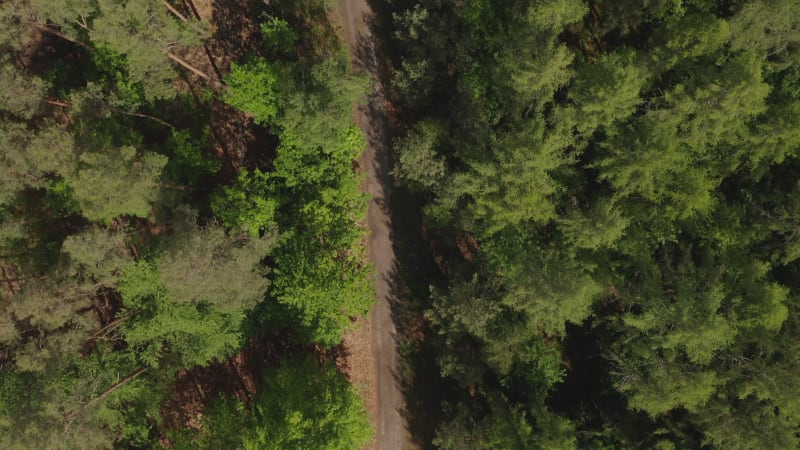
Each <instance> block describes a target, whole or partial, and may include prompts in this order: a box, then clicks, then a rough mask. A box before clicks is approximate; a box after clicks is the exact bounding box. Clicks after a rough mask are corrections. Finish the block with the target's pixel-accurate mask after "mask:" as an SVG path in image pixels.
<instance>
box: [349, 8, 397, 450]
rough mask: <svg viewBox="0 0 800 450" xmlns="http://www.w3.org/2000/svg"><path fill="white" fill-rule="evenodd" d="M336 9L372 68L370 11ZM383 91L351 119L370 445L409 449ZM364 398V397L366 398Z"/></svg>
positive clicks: (360, 57)
mask: <svg viewBox="0 0 800 450" xmlns="http://www.w3.org/2000/svg"><path fill="white" fill-rule="evenodd" d="M338 6H339V7H338V13H339V15H340V17H341V24H342V27H343V29H344V30H343V31H344V38H345V39H346V40H347V43H348V45H349V48H350V50H351V51H350V54H351V55H353V58H354V63H355V64H356V65H357V66H359V67H362V68H364V69H365V70H367V71H369V72H371V73H372V75H373V79H375V80H377V79H378V76H377V74H376V73H375V70H376V69H375V67H376V63H375V55H374V41H373V39H372V36H371V34H370V30H369V27H368V26H367V22H366V20H367V17H368V16H369V15H370V14H371V13H372V12H371V11H370V9H369V6H368V5H367V4H366V1H365V0H340V1H339V5H338ZM384 103H385V100H384V97H383V94H382V87H381V85H380V83H379V82H377V81H376V82H375V84H374V89H373V93H372V94H371V95H370V96H369V99H368V102H367V104H366V105H362V106H361V107H359V109H358V112H357V116H356V120H357V122H358V125H359V126H360V127H361V129H362V130H363V131H364V134H365V135H366V136H367V148H366V150H365V151H364V153H363V155H362V157H361V161H360V163H361V167H362V168H363V169H364V170H365V172H366V180H365V183H364V190H365V191H366V192H368V193H369V194H370V196H371V199H370V201H369V206H368V210H367V219H368V224H369V229H370V235H369V238H368V241H367V255H368V257H369V260H370V262H371V263H372V265H373V267H374V268H375V272H376V278H375V293H376V296H377V297H376V299H377V303H376V304H375V306H374V307H373V309H372V314H371V316H370V319H369V322H370V324H369V328H370V329H371V331H372V333H371V337H372V343H373V355H374V359H375V361H374V364H375V371H374V373H375V377H376V379H375V384H374V386H375V389H374V395H375V396H376V398H375V399H374V400H375V401H376V404H377V411H376V412H375V416H376V417H375V432H376V436H375V444H374V445H375V446H374V448H375V449H377V450H403V449H409V448H410V446H409V445H408V441H409V439H408V433H407V431H406V421H405V419H404V411H405V405H404V397H403V391H402V387H401V384H400V381H399V379H398V377H397V373H398V362H399V361H398V353H397V342H396V340H395V336H396V329H395V325H394V321H393V319H392V312H391V302H392V290H391V286H390V280H391V274H392V273H393V271H394V266H395V256H394V249H393V246H392V241H391V211H390V205H389V204H390V201H389V200H390V195H391V175H390V174H389V171H390V166H389V154H388V152H389V149H388V139H387V137H386V134H385V130H386V128H387V126H386V116H385V113H384V111H385V108H384ZM368 403H369V401H368Z"/></svg>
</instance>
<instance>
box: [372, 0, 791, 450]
mask: <svg viewBox="0 0 800 450" xmlns="http://www.w3.org/2000/svg"><path fill="white" fill-rule="evenodd" d="M383 8H384V9H382V11H388V13H387V16H386V17H385V18H383V19H381V20H379V21H378V22H379V24H380V25H381V26H382V27H383V28H382V29H384V30H385V31H386V35H385V40H386V41H385V42H384V43H385V44H386V48H387V49H389V50H390V56H391V58H392V62H391V65H392V76H391V79H392V88H391V94H392V104H393V106H394V108H395V110H396V111H398V115H399V117H398V120H399V122H401V123H402V124H403V129H401V130H399V132H400V133H401V136H400V137H399V138H398V139H397V140H395V146H394V151H395V154H396V155H395V162H396V165H395V176H396V178H397V180H398V181H399V182H402V183H404V184H406V185H408V186H409V187H411V188H413V189H415V190H416V191H419V192H420V193H421V194H422V196H423V198H424V199H425V203H426V204H425V212H426V219H425V220H426V222H427V223H428V224H431V225H438V227H439V228H438V234H437V236H438V238H437V239H440V240H444V241H445V243H442V242H436V243H435V245H436V246H437V247H445V248H447V246H448V245H449V248H458V249H459V250H460V252H459V253H456V254H455V255H452V254H450V255H448V254H446V253H445V254H444V255H442V258H443V259H444V262H443V263H441V264H442V265H443V266H444V267H445V271H446V274H447V276H446V283H443V284H444V285H445V287H440V288H436V289H434V290H433V296H432V299H431V307H430V311H429V313H428V316H427V317H428V319H429V321H430V323H431V325H432V326H433V329H434V332H435V334H436V338H437V345H438V352H439V355H438V359H439V364H440V368H441V371H442V374H443V375H444V376H446V377H452V378H454V379H455V380H457V381H459V382H460V383H461V384H462V385H463V387H464V389H465V390H466V389H469V392H470V396H469V397H467V396H466V395H464V398H463V399H461V401H460V402H458V403H460V406H454V407H453V408H452V409H449V410H448V413H447V414H445V415H446V416H447V418H448V419H447V421H446V423H444V424H442V426H441V427H440V429H439V433H438V434H437V439H436V442H435V443H436V445H438V446H439V447H440V448H540V446H541V447H544V448H563V447H565V446H566V447H567V448H569V447H572V446H577V447H579V448H640V447H646V448H699V447H700V446H701V445H702V446H704V447H703V448H794V447H797V446H798V444H799V443H800V441H798V435H797V430H798V426H800V420H799V419H798V417H797V414H795V413H794V411H796V410H797V407H796V406H795V405H794V404H793V403H792V401H789V400H787V399H786V397H784V396H783V395H782V394H779V392H792V393H793V395H794V394H796V393H797V390H796V389H797V388H796V387H795V386H794V384H795V383H794V380H795V379H796V377H793V376H791V375H789V374H788V372H787V370H788V369H787V367H788V366H787V365H786V364H789V365H793V364H794V362H796V361H797V358H798V354H797V352H796V351H795V350H794V346H792V345H788V344H786V343H785V342H786V341H785V339H787V336H790V335H791V336H794V339H797V337H798V336H797V335H796V334H795V331H794V330H795V328H794V327H793V326H792V325H791V324H793V323H795V322H796V320H797V319H796V316H795V315H796V309H795V308H794V306H793V305H794V304H795V303H796V299H797V295H798V285H797V281H796V270H797V269H796V267H795V263H796V257H797V255H798V251H797V249H798V246H797V240H796V239H795V238H794V236H795V234H796V230H797V227H796V223H797V222H796V221H795V219H794V218H795V217H796V214H795V212H794V211H795V208H794V206H793V205H794V204H795V201H794V200H793V196H794V195H795V194H796V192H797V186H796V183H795V181H793V180H795V179H796V178H797V168H798V165H797V161H796V159H797V156H798V150H800V135H798V134H797V133H796V129H797V118H798V114H797V105H798V100H800V96H798V89H797V86H799V85H800V84H798V83H797V79H798V77H797V73H798V67H797V64H798V63H800V60H798V54H799V53H798V49H799V48H800V47H798V30H800V19H798V17H800V15H798V11H796V10H797V3H796V2H780V1H731V2H710V1H703V0H697V1H683V2H673V1H660V0H656V1H643V2H637V1H616V2H600V1H578V0H575V1H570V0H564V1H538V0H530V1H503V2H487V1H479V0H478V1H466V2H455V1H443V2H437V3H435V4H429V3H424V2H397V1H390V2H387V3H386V5H385V6H383ZM389 15H391V18H389ZM779 180H780V181H779ZM463 236H468V239H472V240H473V241H474V244H473V245H472V248H473V249H472V250H471V251H469V252H466V251H464V244H463V242H459V241H458V240H456V241H455V242H453V240H454V237H458V238H457V239H462V240H463V239H464V238H463ZM578 327H580V328H578ZM577 330H580V331H579V332H578V331H577ZM575 334H578V335H580V336H588V337H589V339H591V340H593V341H596V342H598V344H597V345H598V350H596V351H595V353H593V354H590V355H584V354H581V352H582V351H588V350H584V349H575V350H573V351H575V352H577V355H578V358H580V359H589V358H591V359H601V360H602V361H604V363H603V364H599V363H598V364H595V365H593V366H592V367H593V368H595V370H597V371H598V372H597V373H592V374H583V373H579V372H578V371H579V370H586V369H585V367H584V366H580V368H579V366H576V367H575V368H574V369H572V368H570V366H569V363H570V361H569V360H568V359H566V358H564V361H563V362H564V364H565V365H566V369H565V371H564V372H565V374H566V380H567V383H566V384H565V385H564V386H570V388H574V387H575V385H574V383H577V381H571V380H573V379H575V380H586V379H587V378H590V377H591V378H594V379H596V380H597V381H596V382H595V384H593V385H592V386H591V388H588V387H587V393H581V394H575V393H568V392H564V391H562V389H568V388H566V387H560V386H559V384H558V380H559V377H558V376H552V375H549V374H558V373H559V370H558V369H557V367H558V365H557V364H554V362H553V355H554V354H558V353H556V352H542V351H541V350H542V349H543V348H545V349H546V348H554V349H558V348H559V346H560V343H561V342H564V341H565V339H566V341H568V342H569V341H571V338H573V337H574V335H575ZM542 343H547V345H545V346H544V347H543V346H542ZM777 348H781V349H782V350H781V351H780V356H778V355H777V354H775V353H772V352H773V350H768V349H777ZM776 351H777V350H776ZM573 356H574V355H573ZM788 361H793V362H792V363H788ZM756 367H757V368H756ZM526 375H528V376H526ZM767 385H772V386H773V388H768V389H766V390H764V387H765V386H767ZM778 386H781V387H780V388H779V387H778ZM589 390H591V392H588V391H589ZM476 391H477V392H476ZM553 393H556V394H557V395H555V396H553V397H551V398H553V399H556V400H553V401H551V402H549V403H544V401H545V400H544V399H545V398H546V397H547V396H548V394H550V395H552V394H553ZM794 396H795V397H796V395H794ZM498 399H502V401H500V400H498ZM560 399H569V400H570V401H573V402H576V403H574V404H572V403H571V404H559V403H558V400H560ZM787 402H788V403H787ZM545 404H546V405H547V406H548V407H550V408H551V409H550V410H548V408H546V407H545ZM501 405H507V406H501ZM558 414H565V415H566V416H567V417H559V415H558ZM548 418H553V419H554V421H550V420H549V419H548ZM567 419H569V420H571V421H572V422H573V425H566V426H564V427H560V426H556V427H555V428H554V429H555V430H556V431H555V435H554V436H557V437H560V438H561V439H556V440H554V441H552V443H550V441H547V439H544V438H542V439H541V440H538V441H537V440H536V439H535V438H533V437H532V436H534V435H535V433H530V432H528V430H531V429H535V427H536V426H537V424H539V423H557V422H559V421H565V420H567ZM508 423H514V424H516V425H515V426H513V427H508V428H506V425H504V424H508ZM564 423H565V424H566V423H567V422H564ZM573 427H574V431H575V432H574V434H573V432H572V431H569V430H570V428H573ZM512 428H513V431H512V430H511V429H512ZM504 439H505V440H504ZM543 442H548V444H544V443H543ZM604 446H605V447H604Z"/></svg>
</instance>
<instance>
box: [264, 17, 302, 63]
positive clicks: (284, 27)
mask: <svg viewBox="0 0 800 450" xmlns="http://www.w3.org/2000/svg"><path fill="white" fill-rule="evenodd" d="M261 35H262V39H263V41H264V47H266V48H268V49H270V50H273V51H275V52H277V53H279V54H289V53H291V51H292V50H293V49H294V46H295V43H296V42H297V40H298V39H299V36H298V35H297V32H296V31H295V30H294V29H292V27H291V26H289V23H288V22H286V20H284V19H281V18H279V17H273V18H271V19H270V20H267V21H266V22H264V23H262V24H261Z"/></svg>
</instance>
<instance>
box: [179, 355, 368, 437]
mask: <svg viewBox="0 0 800 450" xmlns="http://www.w3.org/2000/svg"><path fill="white" fill-rule="evenodd" d="M371 435H372V427H371V426H370V424H369V420H368V419H367V414H366V411H365V410H364V403H363V400H362V399H361V397H360V396H359V395H358V393H356V391H355V389H354V388H353V387H352V386H350V385H349V384H348V383H347V381H346V380H345V379H344V378H343V377H342V375H341V374H339V373H338V372H337V371H336V369H335V368H334V367H333V366H332V365H330V364H324V365H323V366H322V367H319V366H317V364H316V363H315V362H314V361H313V360H312V359H311V358H300V359H295V360H290V361H287V362H284V363H282V364H281V365H280V366H279V367H278V368H277V369H274V370H272V371H270V372H268V373H267V374H266V375H265V378H264V386H263V387H262V388H261V391H259V392H258V393H257V394H256V395H255V396H254V397H253V398H252V399H251V400H250V405H249V407H246V406H244V405H243V404H242V403H240V402H239V401H237V400H235V399H231V398H228V397H222V398H218V399H216V400H215V401H214V402H212V403H211V405H210V406H209V407H208V408H207V410H206V413H205V415H204V418H203V430H202V431H201V433H200V434H198V435H194V436H192V435H190V434H188V433H184V434H182V435H181V436H180V437H179V442H178V448H182V446H186V448H192V447H191V446H192V445H195V446H199V447H201V448H239V449H253V450H255V449H260V450H266V449H275V450H278V449H285V448H314V449H321V450H325V449H330V450H340V449H353V450H356V449H360V448H362V447H363V446H364V445H365V444H366V443H367V441H369V439H370V437H371ZM194 448H197V447H194Z"/></svg>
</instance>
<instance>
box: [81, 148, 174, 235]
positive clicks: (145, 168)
mask: <svg viewBox="0 0 800 450" xmlns="http://www.w3.org/2000/svg"><path fill="white" fill-rule="evenodd" d="M166 164H167V158H166V157H164V156H161V155H156V154H145V155H137V151H136V149H135V148H133V147H127V146H126V147H116V148H113V149H109V150H107V151H106V152H103V153H100V152H97V153H88V152H87V153H83V154H81V155H80V157H79V160H78V165H77V166H78V167H77V170H76V172H75V173H73V174H69V175H67V179H68V181H69V183H70V186H71V187H72V189H73V191H74V193H75V198H76V200H77V201H78V204H79V206H80V208H81V213H82V214H83V215H84V216H85V217H86V218H87V219H89V220H96V221H100V222H103V223H108V222H110V221H111V220H112V219H114V218H115V217H117V216H120V215H123V214H129V215H134V216H139V217H148V216H149V215H150V209H151V204H152V202H153V201H154V200H155V198H156V196H157V195H158V188H159V184H158V179H159V178H160V176H161V169H162V168H163V167H164V166H165V165H166Z"/></svg>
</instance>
